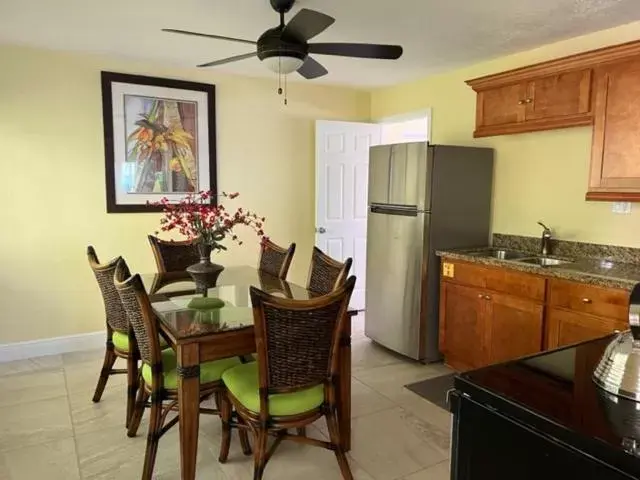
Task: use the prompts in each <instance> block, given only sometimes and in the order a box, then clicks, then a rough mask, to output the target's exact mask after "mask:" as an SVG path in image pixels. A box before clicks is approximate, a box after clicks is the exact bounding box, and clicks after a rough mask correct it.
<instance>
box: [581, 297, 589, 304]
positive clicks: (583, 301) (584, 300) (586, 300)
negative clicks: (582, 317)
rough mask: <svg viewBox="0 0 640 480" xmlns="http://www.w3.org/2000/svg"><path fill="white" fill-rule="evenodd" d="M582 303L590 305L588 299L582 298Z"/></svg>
mask: <svg viewBox="0 0 640 480" xmlns="http://www.w3.org/2000/svg"><path fill="white" fill-rule="evenodd" d="M582 303H591V299H590V298H583V299H582Z"/></svg>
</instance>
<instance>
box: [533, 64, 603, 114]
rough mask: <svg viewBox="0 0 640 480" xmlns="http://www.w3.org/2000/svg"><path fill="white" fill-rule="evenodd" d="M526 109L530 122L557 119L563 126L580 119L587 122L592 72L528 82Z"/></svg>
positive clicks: (573, 73) (587, 70) (564, 74)
mask: <svg viewBox="0 0 640 480" xmlns="http://www.w3.org/2000/svg"><path fill="white" fill-rule="evenodd" d="M525 106H526V112H525V120H527V121H534V120H552V119H558V120H559V121H561V122H563V123H564V125H561V126H569V122H574V121H575V120H577V119H580V122H581V121H582V120H585V121H587V120H588V119H589V118H590V117H591V69H586V70H578V71H575V72H566V73H560V74H558V75H549V76H548V77H542V78H538V79H536V80H533V81H531V82H529V84H528V85H527V98H526V99H525ZM570 118H571V120H570ZM547 123H548V122H547ZM571 124H572V125H573V124H574V123H571Z"/></svg>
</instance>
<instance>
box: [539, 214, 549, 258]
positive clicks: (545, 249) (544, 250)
mask: <svg viewBox="0 0 640 480" xmlns="http://www.w3.org/2000/svg"><path fill="white" fill-rule="evenodd" d="M538 225H540V226H541V227H542V228H544V230H543V231H542V238H541V241H540V255H543V256H547V255H550V254H551V229H550V228H549V227H547V226H546V225H545V224H544V223H542V222H538Z"/></svg>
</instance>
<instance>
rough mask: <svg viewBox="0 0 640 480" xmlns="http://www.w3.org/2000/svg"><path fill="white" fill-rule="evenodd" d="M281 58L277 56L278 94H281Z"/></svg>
mask: <svg viewBox="0 0 640 480" xmlns="http://www.w3.org/2000/svg"><path fill="white" fill-rule="evenodd" d="M281 62H282V58H281V57H280V56H278V95H282V66H281Z"/></svg>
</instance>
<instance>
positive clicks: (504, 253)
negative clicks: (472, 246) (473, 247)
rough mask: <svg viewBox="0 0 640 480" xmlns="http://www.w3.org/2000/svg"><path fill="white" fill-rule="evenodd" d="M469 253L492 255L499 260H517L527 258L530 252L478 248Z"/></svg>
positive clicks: (481, 255) (482, 255)
mask: <svg viewBox="0 0 640 480" xmlns="http://www.w3.org/2000/svg"><path fill="white" fill-rule="evenodd" d="M469 255H474V256H478V257H491V258H497V259H499V260H516V259H519V258H525V257H528V256H530V254H526V253H522V252H514V251H513V250H504V249H502V248H487V249H485V250H478V251H476V252H470V253H469Z"/></svg>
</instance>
